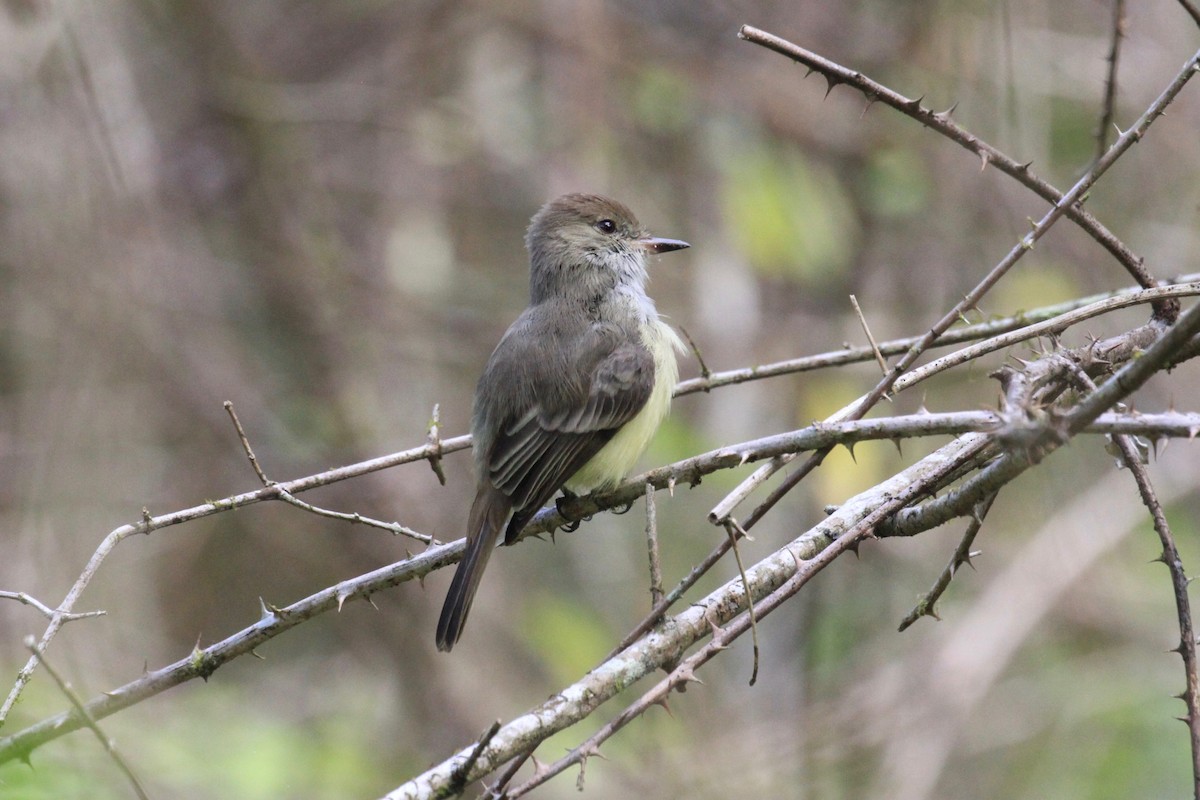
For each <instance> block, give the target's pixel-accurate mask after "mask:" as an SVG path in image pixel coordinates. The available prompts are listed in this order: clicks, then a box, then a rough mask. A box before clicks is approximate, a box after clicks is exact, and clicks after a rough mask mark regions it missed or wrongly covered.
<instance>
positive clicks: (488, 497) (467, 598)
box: [437, 486, 512, 652]
mask: <svg viewBox="0 0 1200 800" xmlns="http://www.w3.org/2000/svg"><path fill="white" fill-rule="evenodd" d="M511 511H512V503H511V502H510V501H509V499H508V498H507V497H506V496H505V495H504V494H503V493H502V492H500V491H499V490H497V489H495V488H494V487H491V486H486V487H482V486H481V487H480V489H479V493H478V494H477V495H476V496H475V502H474V503H473V504H472V505H471V514H470V517H469V523H468V527H467V549H466V551H465V552H464V553H463V557H462V561H460V562H458V569H457V570H455V572H454V579H453V580H451V581H450V591H448V592H447V593H446V602H445V604H443V605H442V616H441V618H440V619H438V627H437V647H438V650H443V651H446V652H449V651H450V649H451V648H453V647H454V645H455V644H456V643H457V642H458V639H459V637H460V636H462V629H463V625H465V624H466V622H467V614H468V613H469V612H470V610H471V602H472V601H473V600H474V599H475V590H476V589H478V588H479V579H480V578H482V577H483V570H484V568H485V567H486V566H487V562H488V559H489V558H490V557H491V555H492V550H494V549H495V547H496V539H497V537H498V536H499V535H500V531H501V530H502V529H503V528H504V526H505V523H506V522H507V521H508V517H509V513H510V512H511Z"/></svg>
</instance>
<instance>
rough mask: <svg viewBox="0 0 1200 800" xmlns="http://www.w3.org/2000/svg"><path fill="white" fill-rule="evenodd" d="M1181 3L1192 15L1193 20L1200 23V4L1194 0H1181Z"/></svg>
mask: <svg viewBox="0 0 1200 800" xmlns="http://www.w3.org/2000/svg"><path fill="white" fill-rule="evenodd" d="M1179 5H1181V6H1183V10H1184V11H1186V12H1187V13H1188V14H1190V15H1191V17H1192V21H1193V22H1195V23H1196V24H1197V25H1200V6H1198V5H1196V4H1195V3H1193V2H1192V0H1179Z"/></svg>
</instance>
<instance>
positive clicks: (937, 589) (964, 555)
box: [899, 494, 996, 631]
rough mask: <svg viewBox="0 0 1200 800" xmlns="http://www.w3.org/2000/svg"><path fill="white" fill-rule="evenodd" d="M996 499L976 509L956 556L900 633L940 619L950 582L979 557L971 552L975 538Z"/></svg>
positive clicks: (902, 621) (988, 500)
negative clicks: (941, 602)
mask: <svg viewBox="0 0 1200 800" xmlns="http://www.w3.org/2000/svg"><path fill="white" fill-rule="evenodd" d="M995 499H996V495H994V494H993V495H992V496H991V497H988V498H987V499H986V500H984V501H983V502H982V503H981V504H980V505H978V506H977V507H976V509H975V514H974V516H972V517H971V522H970V524H969V525H967V530H966V532H965V533H963V536H962V539H961V540H959V543H958V547H956V548H954V555H952V556H950V563H949V564H947V565H946V568H945V569H944V570H942V573H941V574H940V575H938V577H937V580H936V581H934V583H933V586H932V587H930V589H929V591H928V592H926V593H925V596H924V597H922V598H921V600H920V601H919V602H918V603H917V604H916V605H915V606H913V610H912V611H909V612H908V615H907V616H905V617H904V619H903V620H901V621H900V628H899V630H900V631H905V630H907V629H908V627H909V626H910V625H912V624H913V623H914V622H916V621H917V620H919V619H920V618H921V617H933V618H934V619H940V618H939V617H938V615H937V601H938V600H939V599H940V598H941V596H942V594H943V593H944V592H945V591H946V587H948V586H949V585H950V581H951V580H953V579H954V575H955V574H956V573H957V572H958V568H959V567H961V566H962V565H963V564H970V563H971V559H972V558H974V557H975V555H977V554H976V553H973V552H972V551H971V545H972V544H974V543H975V537H976V536H977V535H978V534H979V529H980V528H982V527H983V519H984V517H986V516H987V512H988V510H989V509H990V508H991V507H992V501H993V500H995Z"/></svg>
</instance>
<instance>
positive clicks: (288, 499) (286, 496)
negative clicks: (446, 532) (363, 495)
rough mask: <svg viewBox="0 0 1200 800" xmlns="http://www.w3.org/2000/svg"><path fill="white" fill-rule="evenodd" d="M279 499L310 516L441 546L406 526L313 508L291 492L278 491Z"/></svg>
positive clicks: (431, 538)
mask: <svg viewBox="0 0 1200 800" xmlns="http://www.w3.org/2000/svg"><path fill="white" fill-rule="evenodd" d="M279 499H280V500H282V501H283V502H285V503H287V504H288V505H292V506H295V507H296V508H299V509H301V510H302V511H307V512H308V513H310V514H316V515H317V516H318V517H328V518H329V519H337V520H341V521H343V522H349V523H351V524H353V525H366V526H367V527H368V528H379V529H380V530H385V531H387V532H388V533H391V534H392V535H393V536H407V537H408V538H410V539H416V540H417V541H418V542H421V543H422V544H441V542H440V541H438V540H437V539H435V538H433V537H432V536H430V535H429V534H427V533H421V532H420V531H417V530H413V529H412V528H409V527H408V526H406V525H401V524H400V523H399V522H383V521H382V520H378V519H372V518H371V517H367V516H363V515H362V514H360V513H358V512H357V511H355V512H353V513H346V512H344V511H332V510H330V509H328V508H321V507H320V506H314V505H313V504H312V503H306V502H304V501H303V500H301V499H300V498H298V497H296V495H294V494H292V493H291V492H288V491H285V490H284V489H280V490H279Z"/></svg>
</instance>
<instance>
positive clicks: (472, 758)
mask: <svg viewBox="0 0 1200 800" xmlns="http://www.w3.org/2000/svg"><path fill="white" fill-rule="evenodd" d="M499 730H500V720H496V721H495V722H493V723H492V724H491V726H490V727H489V728H488V729H487V730H486V731H484V732H483V735H482V736H480V737H479V741H478V742H477V743H476V744H475V749H474V750H472V751H471V754H470V755H469V756H467V758H466V760H465V761H463V763H462V764H460V765H459V767H458V768H457V769H456V770H455V771H454V774H453V775H452V776H451V777H450V787H449V790H450V794H461V793H462V790H463V788H464V787H465V786H466V785H467V776H468V775H469V774H471V770H472V769H474V767H475V762H476V761H478V760H479V754H480V753H482V752H483V749H484V748H485V747H487V746H488V742H490V741H492V737H494V736H495V735H496V733H497V731H499Z"/></svg>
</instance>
